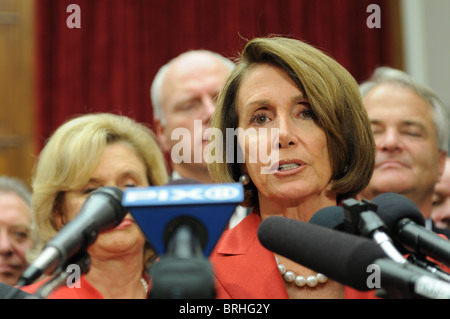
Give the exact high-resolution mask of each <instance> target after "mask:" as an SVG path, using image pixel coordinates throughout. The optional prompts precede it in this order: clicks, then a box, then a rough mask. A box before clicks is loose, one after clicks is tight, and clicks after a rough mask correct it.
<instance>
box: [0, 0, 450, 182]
mask: <svg viewBox="0 0 450 319" xmlns="http://www.w3.org/2000/svg"><path fill="white" fill-rule="evenodd" d="M70 4H78V5H79V6H80V8H81V28H80V29H76V28H75V29H70V28H68V27H67V18H68V16H69V15H70V13H68V12H67V7H68V6H69V5H70ZM370 4H377V5H379V7H380V9H381V11H380V13H381V17H380V18H381V25H380V28H369V27H368V26H367V18H368V17H369V15H370V14H371V13H370V12H367V8H368V6H369V5H370ZM449 7H450V1H448V0H314V1H312V0H226V1H224V0H133V1H129V0H0V175H3V174H7V175H14V176H19V177H22V178H23V179H24V180H26V181H29V179H30V177H31V170H32V166H33V162H34V159H35V157H36V155H37V154H38V153H39V151H40V149H41V148H42V146H43V145H44V143H45V140H46V139H47V138H48V137H49V136H50V135H51V133H52V132H53V131H54V130H55V129H56V128H57V127H58V126H59V125H60V124H62V123H63V122H64V121H66V120H67V119H69V118H71V117H73V116H75V115H77V114H81V113H87V112H99V111H108V112H115V113H121V114H125V115H128V116H130V117H133V118H135V119H136V120H138V121H141V122H145V123H147V124H148V125H149V126H152V120H153V114H152V110H151V103H150V98H149V87H150V84H151V81H152V80H153V77H154V75H155V73H156V71H157V69H158V68H159V67H160V66H161V65H162V64H164V63H166V62H167V61H168V60H169V59H171V58H173V57H174V56H176V55H178V54H179V53H181V52H183V51H186V50H189V49H198V48H205V49H210V50H214V51H217V52H219V53H222V54H223V55H225V56H227V57H230V58H234V57H236V56H237V54H238V52H239V51H240V50H241V49H242V47H243V45H244V44H245V39H246V38H247V39H250V38H252V37H255V36H266V35H269V34H282V35H289V36H291V37H295V38H298V39H302V40H305V41H307V42H309V43H311V44H313V45H315V46H317V47H319V48H321V49H322V50H324V51H325V52H327V53H328V54H330V55H332V56H333V57H334V58H335V59H336V60H338V62H340V63H341V64H343V65H344V66H345V67H346V68H347V69H348V70H349V71H350V73H351V74H352V75H353V76H354V77H355V78H356V80H357V81H362V80H364V79H365V78H367V77H368V76H369V75H370V74H371V72H372V71H373V69H374V68H375V67H377V66H379V65H389V66H392V67H396V68H399V69H405V70H406V71H408V72H410V73H411V74H412V75H413V76H415V77H417V78H418V79H419V80H421V81H422V82H425V83H427V84H429V85H430V86H432V87H433V88H434V89H435V90H436V91H438V93H439V94H440V96H441V97H442V99H443V100H444V101H445V102H446V103H450V90H449V89H450V88H449V74H450V64H449V63H450V62H449V59H450V49H449V46H450V41H448V40H447V39H448V33H449V31H450V19H448V13H449V12H450V8H449Z"/></svg>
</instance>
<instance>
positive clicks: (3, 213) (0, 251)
mask: <svg viewBox="0 0 450 319" xmlns="http://www.w3.org/2000/svg"><path fill="white" fill-rule="evenodd" d="M30 227H31V213H30V207H29V206H28V204H27V203H26V202H25V201H24V200H23V199H22V198H21V197H20V196H19V195H17V194H15V193H13V192H1V193H0V282H3V283H6V284H8V285H15V284H16V282H17V280H18V279H19V277H20V275H21V274H22V272H23V271H24V270H25V269H26V267H27V266H28V262H27V260H26V259H25V254H26V252H27V250H28V249H30V248H31V247H32V246H33V241H32V239H31V235H30Z"/></svg>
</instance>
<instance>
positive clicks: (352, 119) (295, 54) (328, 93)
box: [208, 37, 375, 206]
mask: <svg viewBox="0 0 450 319" xmlns="http://www.w3.org/2000/svg"><path fill="white" fill-rule="evenodd" d="M262 63H264V64H270V65H273V66H276V67H279V68H281V69H283V70H284V71H285V72H286V73H287V74H288V75H289V76H290V77H291V79H292V80H293V81H294V82H295V83H296V84H297V86H298V88H299V89H300V90H302V91H303V92H304V94H305V95H306V97H307V98H308V100H309V102H310V105H311V109H312V111H313V112H314V114H315V116H316V122H317V124H318V125H319V126H320V127H321V128H322V129H323V130H324V132H325V134H326V136H327V139H328V149H329V152H330V155H331V160H332V163H331V164H332V169H333V173H332V180H331V183H332V185H333V190H335V191H336V193H337V195H338V196H337V197H338V198H337V200H338V201H339V200H341V199H343V198H348V197H351V196H354V195H356V194H358V193H359V192H360V191H361V190H362V189H363V188H364V187H365V186H366V185H367V184H368V183H369V181H370V178H371V176H372V172H373V168H374V163H375V142H374V139H373V135H372V131H371V127H370V122H369V119H368V117H367V113H366V110H365V108H364V106H363V103H362V99H361V96H360V93H359V90H358V84H357V82H356V81H355V79H354V78H353V77H352V76H351V75H350V73H349V72H348V71H347V70H345V68H343V67H342V66H341V65H340V64H339V63H337V62H336V61H335V60H333V59H332V58H331V57H329V56H328V55H326V54H324V53H323V52H321V51H320V50H318V49H316V48H314V47H312V46H311V45H308V44H306V43H304V42H302V41H299V40H295V39H290V38H284V37H268V38H256V39H253V40H251V41H249V42H248V43H247V45H246V46H245V48H244V50H243V52H242V54H241V56H240V58H239V59H238V62H237V65H236V68H235V69H234V70H233V72H232V73H231V75H230V77H229V78H228V80H227V82H226V83H225V85H224V87H223V89H222V91H221V92H220V94H219V98H218V103H217V107H216V111H215V114H214V115H213V118H212V120H211V126H212V127H213V128H218V129H220V130H221V131H222V132H225V130H226V129H227V128H233V129H236V128H237V125H238V113H237V109H236V102H237V96H238V91H239V89H240V84H241V82H242V79H243V78H244V76H245V74H246V73H247V72H248V70H249V69H250V68H251V67H252V66H253V65H255V64H262ZM212 143H213V144H212V148H213V147H220V145H215V143H214V141H212ZM228 143H233V145H235V146H234V147H235V150H234V154H237V152H238V150H236V148H237V143H236V141H226V134H224V141H223V142H221V145H222V146H225V145H228ZM230 145H231V144H230ZM223 154H224V155H223V156H224V158H223V160H222V161H216V162H213V163H211V164H210V165H209V166H208V168H209V170H210V174H211V176H212V178H213V179H214V180H215V181H217V182H235V181H238V179H239V176H240V175H241V174H242V172H241V168H240V165H242V164H239V163H237V162H236V161H230V160H229V159H228V160H227V158H226V157H227V155H226V150H225V149H224V150H223ZM230 162H231V163H230ZM245 193H246V202H245V203H244V205H247V206H254V205H257V202H258V201H257V191H256V188H255V186H254V185H253V184H252V183H250V184H249V185H248V186H246V187H245Z"/></svg>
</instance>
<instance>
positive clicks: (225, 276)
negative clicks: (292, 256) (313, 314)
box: [210, 213, 377, 299]
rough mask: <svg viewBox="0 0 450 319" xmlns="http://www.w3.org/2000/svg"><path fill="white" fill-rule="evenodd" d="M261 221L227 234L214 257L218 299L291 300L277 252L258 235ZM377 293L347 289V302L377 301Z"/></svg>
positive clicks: (249, 222)
mask: <svg viewBox="0 0 450 319" xmlns="http://www.w3.org/2000/svg"><path fill="white" fill-rule="evenodd" d="M260 223H261V217H260V216H259V215H258V214H257V213H252V214H250V215H249V216H247V217H246V218H244V220H242V221H241V222H240V223H239V224H238V225H237V226H235V227H234V228H232V229H229V230H226V231H225V232H224V233H223V235H222V237H221V238H220V240H219V242H218V243H217V245H216V247H215V248H214V250H213V252H212V253H211V256H210V261H211V264H212V266H213V269H214V272H215V276H216V278H215V279H216V292H217V296H216V298H218V299H287V298H289V296H288V294H287V291H286V288H285V286H284V282H283V278H282V277H281V275H280V271H279V270H278V266H277V264H276V262H275V258H274V255H273V252H271V251H269V250H267V249H266V248H264V247H263V246H262V245H261V243H260V242H259V240H258V236H257V231H258V227H259V225H260ZM374 293H375V291H374V290H372V291H367V292H361V291H358V290H355V289H353V288H351V287H348V286H346V287H345V298H346V299H374V298H375V299H376V298H377V297H375V294H374Z"/></svg>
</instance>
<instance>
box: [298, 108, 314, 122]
mask: <svg viewBox="0 0 450 319" xmlns="http://www.w3.org/2000/svg"><path fill="white" fill-rule="evenodd" d="M300 117H302V118H304V119H315V114H314V112H313V110H311V109H310V107H309V105H308V106H304V108H303V109H302V110H301V111H300Z"/></svg>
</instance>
